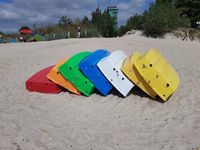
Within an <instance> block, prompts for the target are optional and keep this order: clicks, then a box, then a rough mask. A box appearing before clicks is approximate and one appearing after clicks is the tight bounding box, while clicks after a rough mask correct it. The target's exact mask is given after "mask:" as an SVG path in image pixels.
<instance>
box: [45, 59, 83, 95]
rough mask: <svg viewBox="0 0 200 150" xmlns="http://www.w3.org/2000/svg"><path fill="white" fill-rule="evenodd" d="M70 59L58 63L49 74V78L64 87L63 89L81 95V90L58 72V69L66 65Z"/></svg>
mask: <svg viewBox="0 0 200 150" xmlns="http://www.w3.org/2000/svg"><path fill="white" fill-rule="evenodd" d="M67 60H68V59H67V58H65V59H63V60H61V61H60V62H58V63H57V64H56V65H55V66H54V67H53V68H52V69H51V71H50V72H49V74H48V75H47V78H48V79H50V80H51V81H53V82H54V83H56V84H58V85H60V86H62V87H63V88H65V89H67V90H68V91H70V92H72V93H75V94H77V95H80V92H79V90H78V89H77V88H76V87H75V86H74V85H73V84H72V83H71V82H69V81H68V80H66V79H65V78H64V77H63V76H62V75H61V74H60V72H59V71H58V67H60V66H61V65H62V64H64V63H65V62H66V61H67Z"/></svg>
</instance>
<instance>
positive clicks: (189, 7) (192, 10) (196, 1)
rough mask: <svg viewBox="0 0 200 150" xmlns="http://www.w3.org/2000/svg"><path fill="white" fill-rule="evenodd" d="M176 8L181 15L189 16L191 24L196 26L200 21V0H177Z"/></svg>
mask: <svg viewBox="0 0 200 150" xmlns="http://www.w3.org/2000/svg"><path fill="white" fill-rule="evenodd" d="M176 8H177V9H178V11H179V13H180V15H181V16H183V17H186V18H189V19H190V23H191V26H192V27H193V28H195V27H196V26H197V24H196V22H197V21H200V0H177V1H176Z"/></svg>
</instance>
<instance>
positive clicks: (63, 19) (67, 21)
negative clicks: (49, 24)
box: [58, 16, 72, 26]
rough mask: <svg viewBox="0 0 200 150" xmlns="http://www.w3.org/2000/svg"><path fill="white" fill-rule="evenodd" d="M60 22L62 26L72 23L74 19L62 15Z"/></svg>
mask: <svg viewBox="0 0 200 150" xmlns="http://www.w3.org/2000/svg"><path fill="white" fill-rule="evenodd" d="M58 24H59V25H60V26H68V25H72V20H71V18H68V17H67V16H62V17H60V20H59V22H58Z"/></svg>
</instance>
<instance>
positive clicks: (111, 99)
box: [0, 34, 200, 150]
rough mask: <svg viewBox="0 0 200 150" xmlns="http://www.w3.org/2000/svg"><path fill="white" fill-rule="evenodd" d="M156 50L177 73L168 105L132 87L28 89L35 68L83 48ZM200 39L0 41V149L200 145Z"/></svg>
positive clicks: (179, 149)
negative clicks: (123, 91)
mask: <svg viewBox="0 0 200 150" xmlns="http://www.w3.org/2000/svg"><path fill="white" fill-rule="evenodd" d="M100 48H104V49H107V50H109V51H111V52H112V51H114V50H123V51H124V52H125V53H127V54H128V55H130V54H131V53H132V52H134V51H139V52H145V51H146V50H148V49H149V48H157V49H159V50H160V51H161V53H162V54H163V55H164V56H165V57H166V58H167V60H168V61H169V62H170V63H171V64H172V65H173V67H174V68H175V69H176V71H177V72H178V74H179V76H180V81H181V83H180V85H179V87H178V89H177V91H176V92H175V93H174V94H173V95H172V96H171V98H170V99H169V101H167V102H166V103H160V102H157V101H154V100H152V99H150V98H149V97H148V96H147V95H145V94H144V93H143V92H141V90H139V89H137V88H133V90H132V91H131V93H130V95H129V96H128V97H126V98H122V97H120V96H119V94H118V93H117V92H112V93H111V94H109V95H108V96H107V97H103V96H101V95H99V94H98V93H94V94H93V95H92V96H90V97H85V96H76V95H74V94H70V93H69V92H61V93H60V94H57V95H52V94H41V93H30V92H28V91H27V90H26V88H25V81H26V80H27V79H28V78H29V77H30V76H32V75H33V74H34V73H36V72H37V71H39V70H41V69H43V68H45V67H47V66H51V65H53V64H55V63H57V62H58V61H59V60H61V59H63V58H65V57H67V56H72V55H74V54H76V53H78V52H81V51H94V50H96V49H100ZM199 64H200V42H195V41H194V42H191V41H181V40H179V39H152V38H145V37H142V36H139V35H137V34H136V35H128V36H124V37H121V38H90V39H66V40H57V41H50V42H36V43H17V44H1V45H0V77H1V78H0V79H1V84H0V150H70V149H73V150H160V149H162V150H192V149H194V150H199V149H200V67H199Z"/></svg>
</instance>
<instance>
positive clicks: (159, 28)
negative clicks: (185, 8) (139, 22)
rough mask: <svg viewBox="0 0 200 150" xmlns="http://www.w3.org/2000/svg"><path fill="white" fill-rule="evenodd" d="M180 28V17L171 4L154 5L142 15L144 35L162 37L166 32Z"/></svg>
mask: <svg viewBox="0 0 200 150" xmlns="http://www.w3.org/2000/svg"><path fill="white" fill-rule="evenodd" d="M179 26H180V16H179V13H178V12H177V10H176V9H175V8H173V6H172V3H168V2H167V3H155V4H152V5H151V6H150V8H149V9H148V11H146V12H145V13H144V24H143V30H144V32H143V33H144V34H145V35H147V36H152V37H162V36H163V35H164V34H165V33H166V32H169V31H170V30H174V29H176V28H177V27H179Z"/></svg>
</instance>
